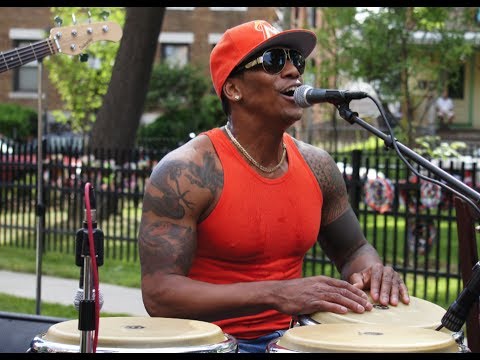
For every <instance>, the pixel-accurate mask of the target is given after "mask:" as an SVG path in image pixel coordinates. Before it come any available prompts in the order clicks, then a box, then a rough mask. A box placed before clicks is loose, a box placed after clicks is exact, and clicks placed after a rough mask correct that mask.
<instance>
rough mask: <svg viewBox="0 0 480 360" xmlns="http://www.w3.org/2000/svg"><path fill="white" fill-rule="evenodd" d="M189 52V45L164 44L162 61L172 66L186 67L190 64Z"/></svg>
mask: <svg viewBox="0 0 480 360" xmlns="http://www.w3.org/2000/svg"><path fill="white" fill-rule="evenodd" d="M189 50H190V46H189V45H184V44H162V60H163V61H165V62H166V63H167V64H169V65H171V66H175V67H177V66H179V67H182V66H185V65H187V64H188V62H189V53H190V51H189Z"/></svg>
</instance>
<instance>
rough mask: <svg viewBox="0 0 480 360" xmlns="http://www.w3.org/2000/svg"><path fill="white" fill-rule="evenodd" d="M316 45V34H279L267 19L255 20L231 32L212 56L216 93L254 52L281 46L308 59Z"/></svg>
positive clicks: (225, 36)
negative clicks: (239, 65) (298, 52)
mask: <svg viewBox="0 0 480 360" xmlns="http://www.w3.org/2000/svg"><path fill="white" fill-rule="evenodd" d="M316 43H317V36H316V35H315V33H314V32H313V31H310V30H305V29H291V30H285V31H279V30H278V29H276V28H274V27H273V26H272V25H271V24H269V23H268V22H267V21H265V20H253V21H249V22H246V23H244V24H241V25H238V26H235V27H233V28H230V29H228V30H227V31H225V33H224V34H223V35H222V37H221V38H220V40H219V41H218V43H217V45H215V47H214V48H213V50H212V52H211V54H210V74H211V76H212V82H213V86H214V88H215V92H216V93H217V95H218V96H219V97H221V95H222V87H223V84H224V83H225V80H227V77H228V76H229V75H230V73H231V72H232V70H233V69H234V68H235V67H236V66H237V65H238V64H240V63H241V62H242V61H244V60H246V59H247V58H248V57H249V56H251V55H252V54H254V53H257V52H261V51H263V50H267V49H268V48H271V47H275V46H281V47H287V48H292V49H296V50H298V51H300V52H301V53H302V55H303V56H304V57H305V58H307V56H308V55H310V53H311V52H312V51H313V49H314V48H315V45H316Z"/></svg>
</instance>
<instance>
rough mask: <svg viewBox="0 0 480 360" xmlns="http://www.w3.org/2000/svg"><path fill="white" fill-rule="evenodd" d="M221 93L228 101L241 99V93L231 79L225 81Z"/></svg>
mask: <svg viewBox="0 0 480 360" xmlns="http://www.w3.org/2000/svg"><path fill="white" fill-rule="evenodd" d="M223 93H224V94H225V97H226V98H227V99H228V100H230V101H238V98H239V97H240V98H241V97H242V92H241V90H240V88H239V87H238V86H237V84H236V82H235V81H234V80H233V79H227V80H226V81H225V84H223Z"/></svg>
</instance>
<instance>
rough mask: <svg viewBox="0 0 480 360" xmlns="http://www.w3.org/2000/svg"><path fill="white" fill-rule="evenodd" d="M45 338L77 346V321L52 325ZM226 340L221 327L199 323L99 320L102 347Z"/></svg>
mask: <svg viewBox="0 0 480 360" xmlns="http://www.w3.org/2000/svg"><path fill="white" fill-rule="evenodd" d="M43 338H44V339H45V340H47V341H51V342H55V343H61V344H71V345H78V344H79V342H80V330H78V320H69V321H64V322H61V323H58V324H55V325H52V326H51V327H50V328H49V329H48V331H47V333H46V334H45V336H44V337H43ZM225 339H226V338H225V335H224V333H223V331H222V330H221V328H220V327H219V326H217V325H215V324H212V323H208V322H203V321H197V320H187V319H173V318H159V317H102V318H100V320H99V332H98V346H99V347H120V348H147V347H148V348H162V347H186V346H199V345H207V344H216V343H220V342H222V341H225Z"/></svg>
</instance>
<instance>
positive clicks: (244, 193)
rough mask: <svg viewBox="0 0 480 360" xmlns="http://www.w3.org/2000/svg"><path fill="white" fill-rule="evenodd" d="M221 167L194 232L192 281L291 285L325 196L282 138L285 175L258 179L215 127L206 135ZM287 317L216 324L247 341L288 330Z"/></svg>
mask: <svg viewBox="0 0 480 360" xmlns="http://www.w3.org/2000/svg"><path fill="white" fill-rule="evenodd" d="M204 134H205V135H207V136H208V137H209V138H210V140H211V141H212V143H213V146H214V147H215V150H216V152H217V154H218V157H219V159H220V161H221V163H222V167H223V174H224V175H223V176H224V186H223V190H222V194H221V195H220V199H219V201H218V204H217V205H216V207H215V209H214V210H213V211H212V213H211V214H210V215H209V216H208V217H207V218H206V219H205V220H204V221H202V222H201V223H200V224H199V225H198V228H197V232H198V244H197V254H196V257H195V260H194V262H193V264H192V268H191V270H190V273H189V277H190V278H192V279H196V280H199V281H205V282H209V283H214V284H229V283H235V282H249V281H262V280H283V279H294V278H298V277H301V276H302V264H303V257H304V255H305V253H306V252H307V251H308V250H309V249H310V248H311V247H312V246H313V245H314V244H315V241H316V240H317V235H318V231H319V229H320V221H321V209H322V203H323V196H322V193H321V190H320V187H319V185H318V182H317V180H316V179H315V177H314V175H313V173H312V171H311V170H310V168H309V167H308V165H307V163H306V162H305V160H304V159H303V158H302V156H301V155H300V153H299V151H298V149H297V147H296V145H295V144H294V142H293V139H292V138H291V137H290V135H288V134H284V136H283V138H284V142H285V145H286V148H287V155H288V171H287V172H286V173H285V174H284V175H283V176H281V177H280V178H277V179H266V178H264V177H262V176H260V175H259V174H257V173H256V172H255V171H254V170H253V169H252V168H251V167H250V166H249V164H248V163H247V162H246V160H245V159H244V158H243V157H242V156H241V155H240V153H239V151H238V150H237V149H236V148H235V147H234V145H233V144H232V143H231V142H230V140H229V139H228V138H227V136H226V135H225V134H224V133H223V132H222V131H221V130H220V129H218V128H216V129H212V130H210V131H208V132H205V133H204ZM290 320H291V316H289V315H285V314H282V313H279V312H277V311H275V310H267V311H264V312H261V313H258V314H255V315H249V316H242V317H238V318H231V319H225V320H221V321H217V322H215V324H217V325H218V326H220V327H221V328H222V330H223V331H224V332H225V333H228V334H230V335H233V336H235V337H237V338H242V339H251V338H256V337H259V336H262V335H266V334H268V333H271V332H273V331H275V330H278V329H287V328H288V326H289V323H290Z"/></svg>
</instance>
